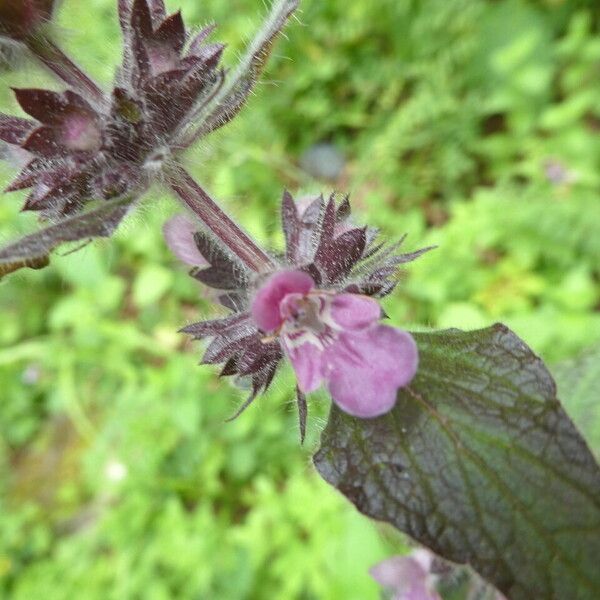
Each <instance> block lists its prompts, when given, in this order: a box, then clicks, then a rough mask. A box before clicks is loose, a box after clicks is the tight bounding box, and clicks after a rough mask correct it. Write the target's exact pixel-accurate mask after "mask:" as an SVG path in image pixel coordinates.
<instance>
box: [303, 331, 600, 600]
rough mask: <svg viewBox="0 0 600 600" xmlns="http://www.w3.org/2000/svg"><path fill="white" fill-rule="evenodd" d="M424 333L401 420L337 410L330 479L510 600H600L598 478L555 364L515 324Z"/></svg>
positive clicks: (331, 426) (328, 434) (322, 464)
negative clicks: (559, 388)
mask: <svg viewBox="0 0 600 600" xmlns="http://www.w3.org/2000/svg"><path fill="white" fill-rule="evenodd" d="M413 336H414V338H415V340H416V342H417V345H418V348H419V370H418V372H417V374H416V376H415V378H414V380H413V381H412V382H411V383H410V384H409V385H408V386H406V387H404V388H402V389H401V390H400V391H399V393H398V401H397V403H396V406H395V407H394V408H393V409H392V410H391V411H390V412H389V413H387V414H385V415H383V416H382V417H378V418H376V419H356V418H353V417H351V416H349V415H347V414H345V413H343V412H342V411H341V410H339V409H338V408H337V407H336V406H335V405H332V408H331V412H330V415H329V421H328V423H327V427H326V428H325V430H324V431H323V434H322V437H321V447H320V449H319V451H318V452H317V453H316V454H315V456H314V458H313V460H314V463H315V466H316V467H317V470H318V471H319V473H320V474H321V476H322V477H323V478H324V479H325V480H326V481H328V482H329V483H330V484H331V485H333V486H334V487H336V488H337V489H338V490H339V491H340V492H342V493H343V494H344V495H345V496H346V497H347V498H348V499H349V500H350V501H351V502H353V503H354V504H355V505H356V507H357V508H358V510H360V512H362V513H363V514H365V515H367V516H370V517H372V518H374V519H378V520H381V521H385V522H387V523H390V524H392V525H393V526H394V527H396V528H398V529H399V530H401V531H403V532H405V533H407V534H408V535H410V536H411V537H412V538H413V539H415V540H416V541H417V542H419V543H421V544H423V545H425V546H426V547H428V548H431V549H432V550H433V551H434V552H435V553H436V554H438V555H440V556H442V557H443V558H445V559H447V560H450V561H452V562H455V563H460V564H463V563H468V564H469V565H470V566H471V567H472V568H473V569H475V570H476V571H477V572H478V573H479V574H480V575H482V576H483V577H485V578H486V579H487V580H488V581H489V582H491V583H492V584H493V585H495V586H496V587H497V588H498V589H499V590H500V591H501V592H502V593H503V594H505V595H506V597H507V598H510V600H530V599H531V598H580V599H582V600H594V599H595V598H597V594H598V590H599V589H600V572H599V571H598V565H597V563H598V560H597V558H598V555H599V554H600V535H599V534H600V468H599V467H598V464H597V463H596V461H595V460H594V457H593V455H592V453H591V452H590V450H589V448H588V447H587V445H586V443H585V441H584V440H583V438H582V437H581V435H580V434H579V432H578V431H577V429H576V428H575V426H574V425H573V423H572V422H571V420H570V419H569V417H568V416H567V415H566V414H565V412H564V410H563V408H562V407H561V405H560V402H559V401H558V399H557V397H556V386H555V384H554V381H553V380H552V377H551V376H550V373H549V372H548V370H547V369H546V367H545V366H544V364H543V362H542V361H541V360H540V359H539V358H538V357H537V356H535V354H533V352H532V351H531V350H530V349H529V348H528V347H527V346H526V344H525V343H524V342H523V341H522V340H520V339H519V338H518V337H517V336H516V335H515V334H514V333H513V332H512V331H510V330H509V329H508V328H507V327H505V326H503V325H495V326H493V327H490V328H488V329H483V330H481V331H470V332H464V331H459V330H457V329H452V330H448V331H438V332H432V333H415V334H413Z"/></svg>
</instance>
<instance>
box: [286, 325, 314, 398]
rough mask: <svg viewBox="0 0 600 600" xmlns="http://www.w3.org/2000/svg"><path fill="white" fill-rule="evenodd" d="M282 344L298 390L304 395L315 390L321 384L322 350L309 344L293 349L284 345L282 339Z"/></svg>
mask: <svg viewBox="0 0 600 600" xmlns="http://www.w3.org/2000/svg"><path fill="white" fill-rule="evenodd" d="M282 342H283V347H284V349H285V351H286V354H287V355H288V357H289V359H290V362H291V363H292V367H294V371H295V373H296V379H297V381H298V389H299V390H300V391H301V392H302V393H304V394H308V393H310V392H314V391H315V390H317V389H318V388H319V386H320V385H321V383H322V382H323V375H322V363H323V353H322V350H320V349H319V348H318V347H317V346H315V345H314V344H311V343H310V342H305V343H304V344H302V345H300V346H297V347H295V348H291V347H290V346H289V345H288V344H286V342H285V338H284V337H283V338H282Z"/></svg>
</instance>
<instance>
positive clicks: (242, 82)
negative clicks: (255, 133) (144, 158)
mask: <svg viewBox="0 0 600 600" xmlns="http://www.w3.org/2000/svg"><path fill="white" fill-rule="evenodd" d="M299 4H300V0H275V2H274V3H273V6H272V7H271V11H270V12H269V15H268V17H267V20H266V21H265V23H264V24H263V26H262V27H261V28H260V30H259V31H258V33H257V34H256V36H255V37H254V39H253V40H252V42H251V43H250V44H249V46H248V49H247V50H246V52H245V54H244V56H243V57H242V59H241V61H240V62H239V64H238V66H237V68H236V70H235V72H234V73H233V75H232V76H231V77H229V78H228V79H226V80H225V82H224V84H223V85H222V86H221V88H220V90H219V91H218V92H217V93H216V94H215V95H214V96H213V97H212V98H211V99H210V102H206V103H204V104H203V105H200V107H198V108H197V109H196V112H195V114H194V115H193V117H192V119H193V120H194V121H196V122H198V123H200V125H199V127H197V128H196V129H195V130H193V131H188V132H187V133H186V134H185V135H184V136H183V138H182V140H181V142H180V146H181V147H182V148H188V147H189V146H191V145H192V144H193V143H194V142H195V141H196V140H198V139H199V138H201V137H203V136H205V135H206V134H208V133H210V132H211V131H213V130H215V129H218V128H219V127H221V126H222V125H224V124H225V123H227V122H228V121H230V120H231V119H232V118H233V117H234V116H235V115H236V114H237V113H238V111H239V110H240V109H241V108H242V106H243V105H244V104H245V102H246V100H247V98H248V96H249V95H250V93H251V91H252V89H253V88H254V86H255V85H256V82H257V81H258V78H259V76H260V74H261V72H262V70H263V69H264V66H265V63H266V62H267V58H268V57H269V54H270V52H271V48H272V46H273V42H274V41H275V38H276V37H277V35H278V34H279V33H280V32H281V30H282V29H283V27H284V25H285V23H286V21H287V20H288V18H289V17H290V16H291V15H292V13H293V12H294V11H295V10H296V9H297V8H298V5H299Z"/></svg>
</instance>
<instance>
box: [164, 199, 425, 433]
mask: <svg viewBox="0 0 600 600" xmlns="http://www.w3.org/2000/svg"><path fill="white" fill-rule="evenodd" d="M281 213H282V227H283V232H284V236H285V253H284V254H283V255H280V256H277V255H273V267H272V269H270V270H269V271H268V272H263V273H260V274H256V273H255V274H250V273H249V272H247V271H245V270H241V269H239V268H238V265H237V264H236V262H235V261H234V260H232V258H231V257H230V256H229V255H228V254H227V253H226V252H224V251H223V250H222V249H221V248H220V247H219V246H218V245H217V244H216V243H215V242H214V240H213V239H212V238H211V236H209V235H207V234H205V233H203V232H202V231H194V226H193V224H191V223H190V222H188V221H186V220H185V219H182V217H180V216H178V217H176V220H174V221H172V222H170V223H168V224H167V226H166V227H165V236H166V239H167V243H168V244H169V246H170V247H171V249H172V250H173V252H174V253H175V254H176V255H177V256H178V257H179V258H181V259H182V260H184V262H187V263H188V264H194V262H195V261H198V264H197V265H196V266H195V267H194V268H193V269H192V270H191V272H190V274H191V275H192V277H194V278H195V279H197V280H198V281H200V282H201V283H203V284H204V285H205V286H208V287H210V288H213V289H214V290H215V298H216V299H217V301H218V302H219V303H220V304H221V305H222V306H224V307H226V308H227V309H228V310H229V311H230V314H229V315H228V316H225V317H221V318H217V319H211V320H206V321H200V322H198V323H193V324H191V325H188V326H187V327H184V328H183V330H182V331H183V332H185V333H188V334H190V335H192V336H193V337H194V338H195V339H204V338H207V339H210V343H209V344H208V346H207V348H206V351H205V353H204V356H203V359H202V362H203V363H206V364H221V365H223V366H222V370H221V376H234V377H237V378H245V379H248V380H249V381H250V382H251V392H250V395H249V397H248V399H247V400H246V402H245V403H244V404H243V405H242V407H241V409H240V411H239V412H241V410H243V409H244V408H246V407H247V406H248V405H249V404H250V403H251V402H252V401H253V400H254V399H255V398H256V396H257V395H258V394H259V393H260V392H261V391H265V390H266V389H267V388H268V387H269V385H270V384H271V382H272V380H273V377H274V375H275V372H276V370H277V368H278V366H279V364H280V363H281V360H282V359H283V358H284V356H286V357H287V358H289V359H290V361H291V363H292V366H293V367H294V369H295V371H296V376H297V380H298V389H297V398H298V404H299V407H300V415H301V426H302V431H304V419H305V416H306V403H305V398H304V394H305V393H307V392H311V391H314V390H315V389H316V388H318V387H319V386H320V385H321V383H323V382H324V383H325V384H326V385H327V387H328V389H329V392H330V393H331V395H332V398H333V400H334V401H336V402H337V403H338V404H339V405H340V406H341V407H342V408H343V409H344V410H346V411H347V412H350V413H351V414H355V415H357V416H363V417H372V416H376V415H378V414H382V413H383V412H387V411H388V410H389V409H390V408H392V406H393V405H394V403H395V397H396V392H397V389H398V388H399V387H401V386H403V385H406V384H407V383H408V382H409V381H410V380H411V379H412V377H413V376H414V373H415V370H416V366H417V350H416V346H415V344H414V341H413V340H412V337H411V336H410V335H409V334H408V333H406V332H403V331H400V330H398V329H395V328H393V327H389V326H387V325H382V324H380V323H379V320H380V319H381V317H382V311H381V309H380V307H379V304H378V302H377V301H376V300H375V299H376V298H381V297H383V296H385V295H387V294H389V293H390V292H391V291H392V290H393V289H394V287H395V286H396V284H397V283H398V268H399V267H400V266H401V265H402V264H404V263H407V262H410V261H412V260H414V259H416V258H418V257H419V256H420V255H421V254H423V253H424V252H426V251H427V250H429V248H424V249H422V250H419V251H417V252H412V253H404V254H403V253H400V252H399V247H400V244H401V243H402V241H403V240H401V241H400V242H398V243H397V244H394V245H391V246H387V245H385V244H384V243H382V242H380V241H379V236H378V232H377V231H376V230H374V229H372V228H369V227H358V226H356V225H354V224H353V223H352V221H351V218H350V203H349V201H348V198H347V197H345V198H343V199H342V200H341V202H336V198H335V196H333V195H332V196H331V197H330V198H329V199H328V200H324V199H323V197H318V198H316V199H313V200H312V201H311V202H310V203H308V205H307V206H306V207H305V208H304V207H302V206H300V207H299V205H298V204H297V203H296V202H294V200H293V198H292V196H291V195H290V194H289V193H288V192H285V193H284V195H283V201H282V211H281ZM403 239H404V238H403ZM207 265H208V266H207ZM373 353H375V354H376V355H377V356H375V355H374V354H373ZM239 412H238V414H239Z"/></svg>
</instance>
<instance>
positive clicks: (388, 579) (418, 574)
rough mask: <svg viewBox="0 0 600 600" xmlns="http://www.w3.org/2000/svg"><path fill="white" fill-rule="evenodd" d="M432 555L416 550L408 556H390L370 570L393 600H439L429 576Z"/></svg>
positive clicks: (432, 578) (433, 582)
mask: <svg viewBox="0 0 600 600" xmlns="http://www.w3.org/2000/svg"><path fill="white" fill-rule="evenodd" d="M433 558H434V555H433V554H432V553H431V552H429V551H428V550H425V549H424V548H423V549H417V550H414V551H413V552H412V553H411V554H410V555H408V556H392V557H391V558H388V559H387V560H384V561H382V562H380V563H378V564H376V565H375V566H374V567H372V568H371V569H370V571H369V572H370V573H371V576H372V577H373V579H375V581H377V583H379V584H380V585H382V586H383V587H385V588H387V589H389V590H391V591H392V592H393V593H394V595H393V596H392V598H393V600H441V598H442V597H441V596H440V595H439V594H438V593H437V591H436V590H435V587H434V584H435V575H432V574H431V564H432V562H433Z"/></svg>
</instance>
